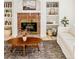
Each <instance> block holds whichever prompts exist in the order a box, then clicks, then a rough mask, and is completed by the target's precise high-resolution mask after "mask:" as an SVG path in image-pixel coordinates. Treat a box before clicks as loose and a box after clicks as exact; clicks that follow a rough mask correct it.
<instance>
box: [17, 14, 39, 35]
mask: <svg viewBox="0 0 79 59" xmlns="http://www.w3.org/2000/svg"><path fill="white" fill-rule="evenodd" d="M17 17H18V23H17V24H18V34H21V33H22V31H27V32H28V33H29V35H40V13H18V14H17Z"/></svg>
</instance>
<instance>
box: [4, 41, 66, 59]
mask: <svg viewBox="0 0 79 59" xmlns="http://www.w3.org/2000/svg"><path fill="white" fill-rule="evenodd" d="M39 46H40V51H38V49H34V48H28V49H26V50H25V52H26V54H25V55H23V49H22V47H19V48H18V47H17V49H15V51H14V52H11V49H10V47H9V46H8V44H6V43H5V47H4V59H66V58H65V56H64V54H63V53H62V51H61V48H60V47H59V45H58V44H57V42H56V40H50V41H43V42H42V43H41V44H39Z"/></svg>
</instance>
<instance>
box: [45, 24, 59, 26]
mask: <svg viewBox="0 0 79 59" xmlns="http://www.w3.org/2000/svg"><path fill="white" fill-rule="evenodd" d="M46 25H57V26H58V24H46Z"/></svg>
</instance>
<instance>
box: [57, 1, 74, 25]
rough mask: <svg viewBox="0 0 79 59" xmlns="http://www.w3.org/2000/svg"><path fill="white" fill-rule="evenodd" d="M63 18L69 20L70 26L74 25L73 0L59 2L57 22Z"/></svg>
mask: <svg viewBox="0 0 79 59" xmlns="http://www.w3.org/2000/svg"><path fill="white" fill-rule="evenodd" d="M64 16H66V17H67V18H68V19H69V22H70V26H74V25H75V23H74V22H75V0H59V20H61V19H62V18H63V17H64ZM59 23H60V22H59ZM60 26H62V25H61V23H60Z"/></svg>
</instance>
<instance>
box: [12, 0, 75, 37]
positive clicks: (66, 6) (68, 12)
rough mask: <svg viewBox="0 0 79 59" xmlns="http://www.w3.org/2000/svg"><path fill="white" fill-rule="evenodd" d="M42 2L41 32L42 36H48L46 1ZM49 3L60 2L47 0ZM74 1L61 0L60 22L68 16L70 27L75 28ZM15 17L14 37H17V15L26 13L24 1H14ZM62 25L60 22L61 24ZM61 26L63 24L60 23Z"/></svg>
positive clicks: (13, 25) (13, 24)
mask: <svg viewBox="0 0 79 59" xmlns="http://www.w3.org/2000/svg"><path fill="white" fill-rule="evenodd" d="M39 1H41V4H40V6H41V8H40V9H41V22H40V24H41V26H40V27H41V30H40V33H41V34H40V36H41V37H45V36H46V0H39ZM47 1H58V0H47ZM74 9H75V8H74V0H59V20H61V19H62V18H63V17H64V16H66V17H67V18H68V19H69V20H70V26H74V21H75V16H74V15H75V14H74ZM12 10H13V17H12V35H13V36H16V35H17V33H18V32H17V13H18V12H26V11H23V10H22V0H13V9H12ZM59 23H60V22H59ZM60 26H62V25H61V23H60Z"/></svg>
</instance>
